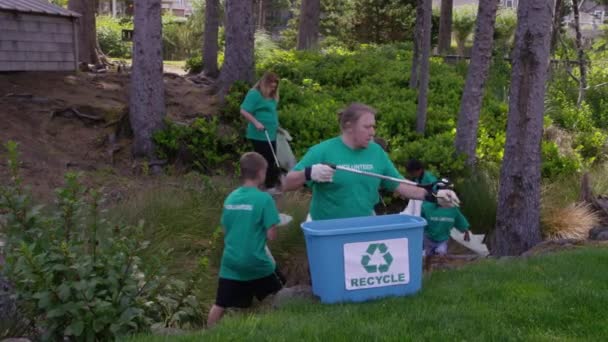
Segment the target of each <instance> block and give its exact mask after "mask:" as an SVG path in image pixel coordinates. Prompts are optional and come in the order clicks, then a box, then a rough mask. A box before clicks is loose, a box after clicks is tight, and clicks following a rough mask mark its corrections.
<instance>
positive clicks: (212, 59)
mask: <svg viewBox="0 0 608 342" xmlns="http://www.w3.org/2000/svg"><path fill="white" fill-rule="evenodd" d="M219 7H220V1H219V0H206V1H205V33H204V37H203V73H204V74H205V75H208V76H211V77H216V76H217V75H218V72H219V71H218V68H217V51H218V32H219V26H220V11H219Z"/></svg>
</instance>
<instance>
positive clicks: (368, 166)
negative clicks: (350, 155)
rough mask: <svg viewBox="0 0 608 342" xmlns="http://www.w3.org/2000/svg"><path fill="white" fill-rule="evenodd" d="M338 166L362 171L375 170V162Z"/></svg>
mask: <svg viewBox="0 0 608 342" xmlns="http://www.w3.org/2000/svg"><path fill="white" fill-rule="evenodd" d="M338 166H341V167H347V168H349V169H356V170H360V171H369V170H373V169H374V165H373V164H353V165H349V164H340V165H338Z"/></svg>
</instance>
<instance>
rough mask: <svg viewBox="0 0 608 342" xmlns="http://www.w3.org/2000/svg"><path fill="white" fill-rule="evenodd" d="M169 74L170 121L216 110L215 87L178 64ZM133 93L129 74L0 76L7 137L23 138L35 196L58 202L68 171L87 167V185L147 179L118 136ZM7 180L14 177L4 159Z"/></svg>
mask: <svg viewBox="0 0 608 342" xmlns="http://www.w3.org/2000/svg"><path fill="white" fill-rule="evenodd" d="M178 69H179V68H178ZM166 71H168V72H166V73H165V77H164V82H165V89H166V104H167V117H168V118H170V119H171V120H174V121H178V122H182V123H189V122H191V121H192V120H193V119H195V118H196V117H200V116H205V115H210V114H213V113H215V112H216V107H217V106H216V102H215V101H216V100H215V97H214V96H212V95H211V94H210V92H209V91H208V88H206V87H205V86H202V85H198V84H195V83H194V82H191V81H190V80H188V79H186V78H185V77H181V75H178V74H177V73H175V72H174V70H173V69H171V70H166ZM129 92H130V82H129V75H128V74H126V73H116V72H109V73H100V74H94V73H83V72H81V73H77V74H74V73H61V72H16V73H3V74H0V142H1V143H2V145H3V144H4V143H6V142H7V141H8V140H14V141H16V142H18V143H19V151H20V153H21V162H22V171H23V177H24V179H25V182H26V184H28V185H30V186H31V188H32V192H33V193H34V195H35V196H37V197H39V198H40V199H43V200H44V199H46V200H49V199H52V196H53V189H55V188H57V187H58V186H60V185H61V184H62V182H63V175H64V173H65V172H67V171H83V173H84V174H85V177H84V178H85V182H91V181H93V182H94V183H93V184H88V185H96V183H97V182H95V180H96V179H97V180H98V181H100V182H101V181H103V182H107V181H108V180H111V178H123V179H124V178H127V179H132V180H135V179H136V178H141V177H136V176H137V175H138V174H139V173H140V171H141V170H139V168H138V166H137V165H136V164H134V163H133V161H132V159H131V154H130V144H131V141H130V139H129V138H128V137H125V135H121V134H117V133H119V132H117V130H118V129H119V128H120V127H121V126H122V125H119V122H120V119H121V118H122V119H123V120H128V118H127V117H126V116H125V115H126V114H127V113H128V106H129ZM73 109H75V110H76V111H77V112H78V113H80V114H82V115H81V116H79V115H74V113H75V111H73ZM0 152H1V153H2V154H4V152H5V149H4V147H2V148H1V149H0ZM95 175H97V176H103V177H92V176H95ZM112 175H114V176H116V177H111V176H112ZM108 176H110V177H108ZM0 179H3V180H6V179H7V163H6V158H5V157H4V156H3V157H2V158H0ZM103 185H104V186H106V185H108V184H103Z"/></svg>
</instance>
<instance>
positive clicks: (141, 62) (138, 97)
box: [129, 0, 165, 159]
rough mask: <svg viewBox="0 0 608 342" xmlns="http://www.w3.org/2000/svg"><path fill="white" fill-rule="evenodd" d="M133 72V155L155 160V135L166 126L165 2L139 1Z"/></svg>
mask: <svg viewBox="0 0 608 342" xmlns="http://www.w3.org/2000/svg"><path fill="white" fill-rule="evenodd" d="M134 6H135V17H134V30H135V31H134V33H133V69H132V71H131V98H130V108H129V119H130V121H131V127H132V129H133V135H134V140H133V156H134V157H147V158H149V159H154V142H153V140H152V134H153V133H154V131H156V130H158V129H161V128H162V127H163V119H164V117H165V86H164V84H163V56H162V22H161V0H135V4H134Z"/></svg>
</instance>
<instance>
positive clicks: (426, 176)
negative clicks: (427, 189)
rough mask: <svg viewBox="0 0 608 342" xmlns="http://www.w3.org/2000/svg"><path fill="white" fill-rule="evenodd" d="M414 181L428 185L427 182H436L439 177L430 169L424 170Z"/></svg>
mask: <svg viewBox="0 0 608 342" xmlns="http://www.w3.org/2000/svg"><path fill="white" fill-rule="evenodd" d="M414 181H415V182H416V183H418V184H423V185H427V184H431V183H435V182H436V181H437V177H435V175H433V174H432V173H430V172H428V171H424V172H423V173H422V176H421V177H419V178H416V179H415V180H414Z"/></svg>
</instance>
